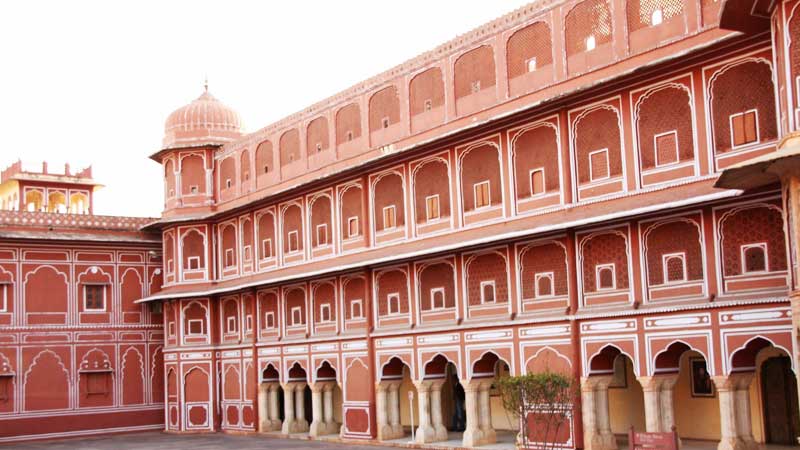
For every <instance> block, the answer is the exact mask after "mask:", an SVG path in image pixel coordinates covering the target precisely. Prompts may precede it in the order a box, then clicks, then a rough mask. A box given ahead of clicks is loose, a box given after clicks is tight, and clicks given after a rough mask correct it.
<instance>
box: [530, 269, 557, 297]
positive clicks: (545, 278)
mask: <svg viewBox="0 0 800 450" xmlns="http://www.w3.org/2000/svg"><path fill="white" fill-rule="evenodd" d="M533 282H534V289H533V292H534V296H535V297H536V298H543V297H552V296H553V295H555V292H553V272H544V273H537V274H536V275H535V276H534V280H533Z"/></svg>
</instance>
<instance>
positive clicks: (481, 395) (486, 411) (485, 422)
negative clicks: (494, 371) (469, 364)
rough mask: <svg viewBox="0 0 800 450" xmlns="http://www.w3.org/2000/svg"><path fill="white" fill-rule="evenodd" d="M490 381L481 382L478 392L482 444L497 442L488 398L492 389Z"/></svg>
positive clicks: (490, 403)
mask: <svg viewBox="0 0 800 450" xmlns="http://www.w3.org/2000/svg"><path fill="white" fill-rule="evenodd" d="M492 381H493V380H492ZM492 381H489V380H485V381H483V382H482V383H481V386H480V389H479V390H478V407H479V415H480V421H481V431H482V432H483V439H484V444H494V443H495V442H497V433H496V432H495V431H494V427H493V426H492V399H491V397H490V396H489V391H490V390H491V389H492Z"/></svg>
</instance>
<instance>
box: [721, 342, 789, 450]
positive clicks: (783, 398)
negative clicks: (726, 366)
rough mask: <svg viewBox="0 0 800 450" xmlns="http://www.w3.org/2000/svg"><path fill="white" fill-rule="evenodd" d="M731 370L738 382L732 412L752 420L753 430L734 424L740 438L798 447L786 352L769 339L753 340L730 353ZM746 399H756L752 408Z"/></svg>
mask: <svg viewBox="0 0 800 450" xmlns="http://www.w3.org/2000/svg"><path fill="white" fill-rule="evenodd" d="M731 371H732V372H734V373H735V374H736V376H737V377H739V378H740V380H741V381H740V383H739V385H740V386H739V389H740V391H741V393H739V391H737V395H736V403H735V406H736V411H735V413H736V414H737V416H739V417H743V416H745V415H747V416H750V415H752V416H753V419H754V420H753V421H752V423H753V425H754V427H753V429H750V428H748V427H747V426H746V424H744V423H743V422H744V421H743V420H740V421H739V422H741V423H737V425H738V427H737V432H738V434H739V438H740V439H742V440H744V441H746V442H748V441H753V442H758V443H765V444H777V445H797V439H798V436H800V417H798V402H797V378H796V376H795V374H794V367H793V365H792V361H791V358H790V356H789V353H788V352H787V351H786V350H785V349H784V348H782V347H778V346H776V345H775V344H774V343H773V342H772V341H770V340H768V339H765V338H763V337H755V338H753V339H751V340H750V341H748V342H747V344H746V345H744V346H743V347H742V348H740V349H738V350H736V351H735V352H734V353H733V355H732V357H731ZM749 399H755V400H754V402H753V405H752V408H750V403H749V401H748V400H749ZM750 409H752V410H753V411H752V413H751V412H750Z"/></svg>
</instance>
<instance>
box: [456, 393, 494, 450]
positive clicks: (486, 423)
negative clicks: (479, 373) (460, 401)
mask: <svg viewBox="0 0 800 450" xmlns="http://www.w3.org/2000/svg"><path fill="white" fill-rule="evenodd" d="M492 382H494V378H490V379H485V378H484V379H478V380H472V381H470V382H468V383H467V384H466V385H465V386H464V393H465V397H466V398H465V402H464V406H465V408H466V412H467V428H466V430H464V437H463V445H464V447H475V446H478V445H486V444H494V443H495V442H497V433H496V432H495V430H494V428H493V427H492V406H491V398H490V396H489V392H490V390H491V388H492Z"/></svg>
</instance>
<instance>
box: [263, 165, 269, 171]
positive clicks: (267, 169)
mask: <svg viewBox="0 0 800 450" xmlns="http://www.w3.org/2000/svg"><path fill="white" fill-rule="evenodd" d="M264 173H269V165H265V166H264Z"/></svg>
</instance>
